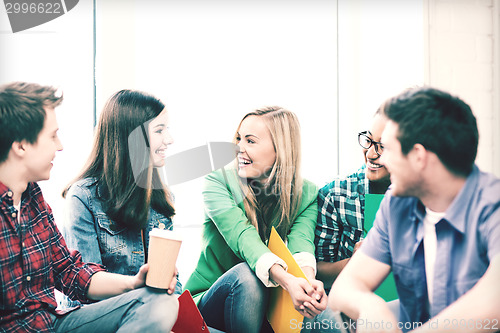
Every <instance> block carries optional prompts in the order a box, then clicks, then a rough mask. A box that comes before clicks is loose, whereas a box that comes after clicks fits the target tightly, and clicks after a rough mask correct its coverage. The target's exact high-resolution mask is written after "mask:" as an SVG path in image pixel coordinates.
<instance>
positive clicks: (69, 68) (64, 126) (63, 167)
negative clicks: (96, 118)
mask: <svg viewBox="0 0 500 333" xmlns="http://www.w3.org/2000/svg"><path fill="white" fill-rule="evenodd" d="M4 8H5V7H4V6H3V5H2V6H0V49H1V53H0V73H1V75H0V84H3V83H8V82H12V81H28V82H36V83H40V84H44V85H45V84H46V85H52V86H55V87H59V88H60V89H61V90H62V91H63V93H64V102H63V103H62V105H61V106H60V107H58V108H57V109H56V112H57V113H56V114H57V117H58V122H59V128H60V130H59V137H60V139H61V141H62V143H63V146H64V150H63V151H62V152H59V153H58V154H57V155H56V159H55V162H54V167H53V169H52V177H51V179H50V181H46V182H40V185H41V186H42V190H43V193H44V196H45V198H46V200H47V201H48V202H49V204H50V205H51V206H52V207H53V210H54V215H55V217H56V221H59V220H60V219H59V216H60V215H61V214H60V213H61V204H62V198H61V191H62V189H63V188H64V186H65V185H66V184H67V183H68V182H69V181H70V180H71V179H72V178H73V177H75V176H76V174H77V172H78V171H79V170H80V168H81V167H82V164H83V163H84V161H85V159H86V157H87V154H88V151H89V147H90V142H91V140H92V132H93V129H92V126H93V110H94V101H93V99H94V96H93V91H94V83H93V80H94V79H93V77H94V75H93V28H92V27H93V7H92V2H91V1H80V3H79V4H78V5H77V6H76V7H75V8H74V9H73V10H71V11H69V12H67V13H66V14H64V15H63V16H61V17H59V18H57V19H55V20H53V21H50V22H48V23H45V24H43V25H40V26H38V27H35V28H32V29H29V30H26V31H23V32H18V33H15V34H13V33H12V32H11V29H10V26H9V20H8V18H7V14H6V11H5V9H4Z"/></svg>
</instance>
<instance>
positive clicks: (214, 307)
mask: <svg viewBox="0 0 500 333" xmlns="http://www.w3.org/2000/svg"><path fill="white" fill-rule="evenodd" d="M268 299H269V291H268V290H267V288H266V287H265V286H264V285H263V284H262V282H261V281H260V280H259V279H258V278H257V276H256V275H255V273H254V272H253V271H252V270H251V269H250V267H249V266H248V264H247V263H240V264H237V265H235V266H234V267H233V268H231V269H230V270H228V271H227V272H226V273H224V274H223V275H222V276H221V277H220V278H219V279H217V281H215V283H214V284H213V285H212V286H211V287H210V289H209V290H208V291H207V293H206V294H205V295H203V297H202V298H201V301H200V303H199V304H198V308H199V309H200V312H201V314H202V316H203V318H204V319H205V322H206V323H207V325H208V326H210V327H213V328H216V329H218V330H222V331H225V332H228V333H230V332H235V333H247V332H248V333H251V332H255V333H258V332H260V331H261V328H262V326H263V323H264V325H268V324H267V320H264V318H265V314H266V310H267V303H268Z"/></svg>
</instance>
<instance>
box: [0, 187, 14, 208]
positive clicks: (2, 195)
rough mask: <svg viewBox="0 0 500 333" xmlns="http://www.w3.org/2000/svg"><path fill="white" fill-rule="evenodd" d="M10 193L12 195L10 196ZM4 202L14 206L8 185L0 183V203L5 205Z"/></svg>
mask: <svg viewBox="0 0 500 333" xmlns="http://www.w3.org/2000/svg"><path fill="white" fill-rule="evenodd" d="M9 193H11V194H10V195H9ZM4 201H6V202H7V204H9V205H12V191H11V190H10V189H9V188H8V187H7V185H5V184H4V183H2V182H0V203H3V202H4Z"/></svg>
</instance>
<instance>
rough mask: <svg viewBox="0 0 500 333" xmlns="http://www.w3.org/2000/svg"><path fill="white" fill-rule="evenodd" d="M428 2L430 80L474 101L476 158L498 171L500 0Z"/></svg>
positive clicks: (427, 23) (485, 168)
mask: <svg viewBox="0 0 500 333" xmlns="http://www.w3.org/2000/svg"><path fill="white" fill-rule="evenodd" d="M425 7H426V18H427V21H426V24H425V25H424V27H425V28H426V35H427V36H426V41H427V43H428V44H427V48H426V83H427V84H429V85H432V86H435V87H438V88H441V89H444V90H447V91H449V92H451V93H453V94H455V95H458V96H459V97H461V98H462V99H463V100H464V101H466V102H467V103H468V104H469V105H470V106H471V108H472V111H473V112H474V114H475V115H476V119H477V122H478V127H479V149H478V156H477V159H476V163H477V164H478V165H479V167H480V168H481V169H483V170H485V171H489V172H493V173H495V174H496V175H497V176H500V134H499V131H498V129H499V128H500V73H499V66H500V63H499V62H500V44H499V38H500V27H499V21H500V0H469V1H452V0H426V2H425Z"/></svg>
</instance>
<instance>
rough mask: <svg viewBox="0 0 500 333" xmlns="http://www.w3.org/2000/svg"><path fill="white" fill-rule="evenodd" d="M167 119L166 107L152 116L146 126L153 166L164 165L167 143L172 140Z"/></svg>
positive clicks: (170, 142)
mask: <svg viewBox="0 0 500 333" xmlns="http://www.w3.org/2000/svg"><path fill="white" fill-rule="evenodd" d="M168 125H169V120H168V113H167V109H163V111H162V112H161V113H160V114H159V115H158V117H156V118H154V119H153V120H152V121H151V122H150V123H149V126H148V130H149V146H150V148H151V159H152V162H153V166H154V167H157V168H159V167H162V166H164V165H165V156H166V150H167V147H168V145H170V144H172V143H173V142H174V140H173V138H172V136H171V135H170V132H169V130H168Z"/></svg>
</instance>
